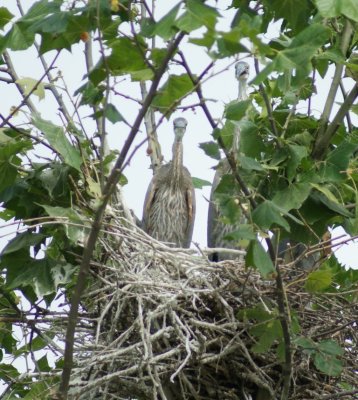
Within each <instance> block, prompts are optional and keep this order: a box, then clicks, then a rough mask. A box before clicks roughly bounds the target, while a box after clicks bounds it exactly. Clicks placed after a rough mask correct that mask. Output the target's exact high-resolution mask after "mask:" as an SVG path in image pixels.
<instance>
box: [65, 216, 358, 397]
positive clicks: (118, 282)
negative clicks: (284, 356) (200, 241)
mask: <svg viewBox="0 0 358 400" xmlns="http://www.w3.org/2000/svg"><path fill="white" fill-rule="evenodd" d="M99 247H100V251H99V253H101V254H100V255H99V256H98V259H102V260H105V262H103V261H102V262H99V261H96V262H93V263H92V266H91V278H90V279H89V286H88V289H87V291H86V295H85V296H84V297H83V302H82V305H83V309H84V311H85V312H84V313H82V314H81V315H84V316H86V315H89V317H88V318H87V320H86V318H85V317H82V321H81V323H82V325H83V326H87V328H86V329H83V330H82V331H78V332H77V338H76V346H75V351H76V354H75V360H76V365H75V368H74V370H73V377H72V381H71V390H70V398H71V399H132V398H133V399H168V400H172V399H173V400H174V399H240V400H241V399H250V398H252V399H259V398H260V399H276V398H278V397H276V396H278V395H277V394H276V393H278V392H279V388H280V384H281V383H282V381H281V361H280V359H279V358H278V357H277V343H276V344H275V343H273V346H271V348H269V349H267V351H264V352H260V351H253V349H254V348H255V346H256V345H257V344H258V337H257V336H255V334H254V331H253V328H254V327H259V326H260V322H258V321H256V320H254V319H252V318H249V317H245V312H244V311H243V310H250V309H254V308H255V307H256V308H257V307H260V308H261V309H262V310H264V311H265V312H266V313H268V314H270V313H271V314H272V322H273V323H274V321H275V320H277V318H278V315H277V313H276V303H275V298H276V297H275V290H276V288H275V282H274V281H273V280H272V281H271V280H266V281H265V280H262V279H261V278H260V276H259V274H258V273H257V272H256V271H254V270H247V269H245V267H244V265H243V264H242V263H239V262H234V261H227V262H220V263H211V262H209V261H208V259H207V257H206V256H205V254H203V253H201V254H200V255H199V254H193V250H183V249H172V248H169V247H167V246H165V245H164V244H162V243H160V242H157V241H155V240H154V239H152V238H149V237H148V236H147V235H146V234H145V233H143V232H142V231H141V230H140V229H138V228H136V227H134V226H129V225H128V223H127V222H126V221H124V220H122V219H121V218H117V219H113V220H112V221H111V224H110V225H108V226H107V227H106V233H105V234H103V236H102V238H101V241H100V246H99ZM103 254H105V257H103ZM283 279H284V284H285V288H286V296H287V300H288V304H290V312H291V314H292V315H291V317H292V318H296V319H298V320H299V321H300V325H301V326H300V332H299V335H300V336H302V337H307V338H311V339H313V340H316V339H317V340H318V339H319V340H322V339H327V338H331V337H334V338H335V340H336V341H338V342H339V343H340V344H341V346H342V347H343V348H344V349H345V354H344V360H345V368H344V370H343V373H342V375H341V376H340V377H339V378H338V377H337V378H334V377H332V376H331V377H328V376H326V375H324V374H322V373H320V372H319V371H318V370H317V369H316V368H315V367H314V365H313V363H312V360H311V358H310V355H309V354H308V353H307V354H306V353H305V352H303V351H302V350H301V349H300V348H299V347H297V348H295V349H292V352H293V371H294V373H293V384H292V390H291V395H290V398H291V399H297V400H300V399H302V400H303V399H316V398H317V399H318V398H320V399H321V398H324V397H323V396H328V397H326V398H327V399H328V398H340V397H334V396H340V394H343V393H344V391H343V389H342V388H341V387H340V385H339V382H345V384H346V385H348V386H349V385H350V388H354V387H356V386H355V385H356V383H355V382H356V362H357V349H356V344H355V343H356V342H357V340H356V339H357V334H356V332H355V323H354V321H355V309H354V307H353V306H352V304H349V303H348V302H346V301H345V299H344V297H343V296H339V295H337V296H333V295H329V294H322V295H320V296H319V297H317V296H315V298H314V299H313V298H312V295H311V294H309V293H307V292H306V291H305V290H304V285H303V283H304V280H305V273H304V272H303V273H302V274H301V275H299V276H294V277H292V274H290V273H288V272H287V273H285V271H284V268H283ZM313 302H314V306H313V305H312V304H313ZM342 310H344V311H342ZM265 322H266V321H265ZM86 324H87V325H86ZM261 324H263V323H262V322H261ZM347 392H348V391H347ZM250 396H251V397H250ZM260 396H261V397H260ZM329 396H333V397H329ZM343 398H344V397H343Z"/></svg>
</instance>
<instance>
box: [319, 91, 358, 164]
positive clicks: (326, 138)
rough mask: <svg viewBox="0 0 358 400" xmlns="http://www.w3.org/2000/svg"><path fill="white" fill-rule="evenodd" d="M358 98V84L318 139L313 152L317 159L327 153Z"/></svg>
mask: <svg viewBox="0 0 358 400" xmlns="http://www.w3.org/2000/svg"><path fill="white" fill-rule="evenodd" d="M357 97H358V84H357V83H356V84H355V85H354V87H353V88H352V90H351V91H350V92H349V94H348V96H347V97H346V99H345V100H344V102H343V104H342V105H341V107H340V108H339V110H338V111H337V114H336V115H335V117H334V118H333V121H332V122H331V123H330V124H329V125H328V128H327V129H326V131H325V132H324V135H322V136H320V137H317V140H316V142H315V146H314V149H313V152H312V156H313V157H314V158H315V159H318V160H319V159H322V157H323V156H324V154H325V153H326V151H327V149H328V146H329V144H330V143H331V140H332V138H333V136H334V134H335V133H336V131H337V129H338V128H339V126H340V124H341V123H342V121H343V119H344V117H345V116H346V114H347V112H348V111H349V109H350V108H351V107H352V104H353V103H354V101H355V99H356V98H357Z"/></svg>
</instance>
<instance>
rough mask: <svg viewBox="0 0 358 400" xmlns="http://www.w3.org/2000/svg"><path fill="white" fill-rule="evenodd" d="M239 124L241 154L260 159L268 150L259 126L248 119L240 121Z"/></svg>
mask: <svg viewBox="0 0 358 400" xmlns="http://www.w3.org/2000/svg"><path fill="white" fill-rule="evenodd" d="M237 124H238V126H239V129H240V153H243V154H245V156H248V157H252V158H256V159H260V156H261V154H262V153H263V152H264V151H265V150H266V149H265V144H264V142H263V140H262V138H261V136H260V132H259V128H258V126H257V125H255V124H254V123H252V122H251V121H247V120H246V119H243V120H241V121H239V122H238V123H237Z"/></svg>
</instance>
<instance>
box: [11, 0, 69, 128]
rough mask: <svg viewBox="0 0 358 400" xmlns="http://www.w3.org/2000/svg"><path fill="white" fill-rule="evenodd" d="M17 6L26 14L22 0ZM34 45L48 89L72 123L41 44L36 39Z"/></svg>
mask: <svg viewBox="0 0 358 400" xmlns="http://www.w3.org/2000/svg"><path fill="white" fill-rule="evenodd" d="M17 7H18V9H19V11H20V15H21V16H22V17H23V16H24V15H25V12H24V9H23V8H22V5H21V3H20V1H17ZM34 46H35V48H36V50H37V54H38V57H39V59H40V61H41V64H42V66H43V68H44V70H45V71H46V75H47V79H48V81H49V85H48V89H49V90H51V92H52V94H53V96H54V98H55V99H56V101H57V103H58V105H59V107H60V111H61V112H62V114H63V115H64V117H65V118H66V120H67V123H68V124H70V123H71V122H72V118H71V115H70V113H69V112H68V110H67V107H66V105H65V103H64V101H63V100H62V96H61V95H60V93H59V92H58V90H57V88H56V86H55V85H53V84H52V82H53V81H54V78H53V76H52V74H51V72H50V68H49V67H48V65H47V62H46V60H45V57H44V56H43V55H42V54H41V52H40V46H39V45H38V43H37V42H36V41H35V43H34Z"/></svg>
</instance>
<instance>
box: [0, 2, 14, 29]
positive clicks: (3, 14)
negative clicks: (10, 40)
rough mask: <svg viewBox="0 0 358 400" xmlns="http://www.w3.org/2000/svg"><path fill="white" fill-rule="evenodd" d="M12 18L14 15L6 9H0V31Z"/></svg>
mask: <svg viewBox="0 0 358 400" xmlns="http://www.w3.org/2000/svg"><path fill="white" fill-rule="evenodd" d="M13 17H14V15H13V14H11V12H10V11H9V10H8V9H7V8H5V7H0V29H2V28H3V27H4V26H5V25H6V24H7V23H8V22H10V21H11V20H12V18H13Z"/></svg>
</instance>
